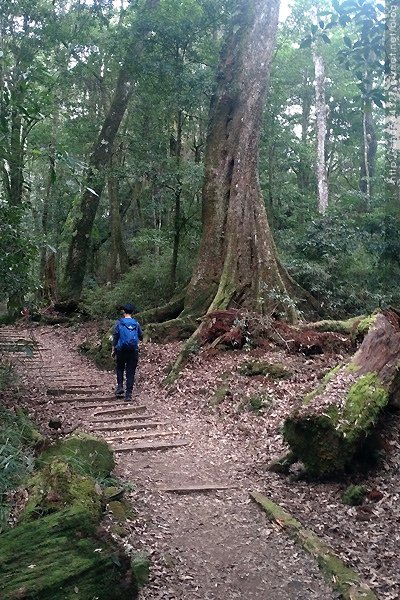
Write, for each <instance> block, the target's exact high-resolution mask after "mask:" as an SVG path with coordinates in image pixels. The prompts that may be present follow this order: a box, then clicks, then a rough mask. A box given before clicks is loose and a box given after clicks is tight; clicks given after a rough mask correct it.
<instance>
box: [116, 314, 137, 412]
mask: <svg viewBox="0 0 400 600" xmlns="http://www.w3.org/2000/svg"><path fill="white" fill-rule="evenodd" d="M134 312H135V308H134V306H133V305H132V304H125V306H123V317H121V318H120V319H118V321H117V322H116V324H115V328H114V335H113V343H112V352H111V356H112V357H113V358H114V357H116V359H117V388H116V390H115V395H116V396H118V397H120V396H123V395H124V371H125V375H126V390H125V400H126V401H127V402H129V401H130V400H132V388H133V382H134V380H135V371H136V367H137V364H138V358H139V340H142V339H143V333H142V329H141V327H140V325H139V323H138V322H137V321H136V319H133V318H132V314H133V313H134Z"/></svg>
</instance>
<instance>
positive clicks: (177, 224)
mask: <svg viewBox="0 0 400 600" xmlns="http://www.w3.org/2000/svg"><path fill="white" fill-rule="evenodd" d="M182 124H183V116H182V111H181V110H180V111H179V112H178V118H177V122H176V145H175V148H174V152H173V153H174V155H175V158H176V171H177V177H176V187H175V193H174V195H175V207H174V243H173V248H172V260H171V284H172V287H173V289H175V287H176V270H177V266H178V254H179V243H180V237H181V196H182V182H181V174H180V168H181V155H182Z"/></svg>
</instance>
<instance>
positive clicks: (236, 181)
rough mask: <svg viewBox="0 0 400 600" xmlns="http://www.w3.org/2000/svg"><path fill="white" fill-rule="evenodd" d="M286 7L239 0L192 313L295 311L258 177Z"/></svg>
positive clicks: (224, 68)
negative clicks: (280, 22) (262, 135)
mask: <svg viewBox="0 0 400 600" xmlns="http://www.w3.org/2000/svg"><path fill="white" fill-rule="evenodd" d="M278 11H279V0H238V2H237V10H236V11H235V13H234V17H233V20H232V23H231V29H230V32H229V34H228V36H227V40H226V42H225V44H224V47H223V50H222V53H221V59H220V64H219V68H218V73H217V82H216V89H215V93H214V95H213V99H212V104H211V116H210V123H209V129H208V136H207V147H206V156H205V179H204V186H203V214H202V217H203V234H202V240H201V245H200V251H199V256H198V261H197V266H196V269H195V271H194V274H193V276H192V279H191V282H190V285H189V287H188V291H187V295H186V301H185V312H187V313H195V314H196V313H197V314H202V313H205V312H206V311H207V310H215V309H225V308H228V307H229V306H237V305H240V306H243V307H245V308H247V309H250V310H255V311H258V312H260V313H270V312H271V313H272V312H280V313H283V314H284V315H285V316H286V317H287V318H289V319H290V320H293V319H294V318H295V311H294V310H293V306H292V305H291V303H287V302H285V298H286V296H287V293H286V288H285V285H284V282H283V280H282V277H281V275H280V272H279V269H278V266H277V261H276V251H275V246H274V243H273V239H272V235H271V231H270V228H269V225H268V221H267V215H266V211H265V206H264V202H263V198H262V195H261V190H260V184H259V178H258V149H259V137H260V127H261V117H262V111H263V108H264V102H265V95H266V89H267V85H268V81H269V75H270V68H271V60H272V54H273V50H274V45H275V33H276V28H277V23H278Z"/></svg>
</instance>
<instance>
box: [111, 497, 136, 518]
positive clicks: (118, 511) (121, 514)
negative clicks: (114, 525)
mask: <svg viewBox="0 0 400 600" xmlns="http://www.w3.org/2000/svg"><path fill="white" fill-rule="evenodd" d="M107 507H108V510H109V511H110V512H111V513H112V515H113V517H114V519H115V520H116V521H117V522H118V523H124V521H126V519H128V518H129V517H131V516H132V515H133V513H132V508H131V506H130V504H129V502H127V501H126V500H111V502H108V503H107Z"/></svg>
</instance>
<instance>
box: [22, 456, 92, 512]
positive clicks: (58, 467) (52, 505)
mask: <svg viewBox="0 0 400 600" xmlns="http://www.w3.org/2000/svg"><path fill="white" fill-rule="evenodd" d="M27 489H28V494H29V500H28V503H27V505H26V508H25V510H24V513H23V516H22V520H23V521H31V520H34V519H37V518H39V517H42V516H44V515H47V514H50V513H53V512H55V511H59V510H61V509H63V508H65V507H67V506H70V505H76V506H84V507H85V508H86V510H87V512H88V515H90V516H91V518H92V519H93V520H99V518H100V514H101V502H100V500H101V499H100V496H99V495H98V494H97V492H96V489H95V483H94V481H93V480H92V479H90V478H88V477H83V476H81V475H79V474H77V473H75V472H74V471H73V470H72V469H71V467H70V466H69V465H68V464H66V463H65V462H62V461H60V460H54V461H53V462H51V463H50V464H49V465H47V466H46V467H44V468H43V469H42V470H41V471H39V472H37V473H36V474H35V475H34V476H33V477H32V478H31V479H30V481H29V482H28V485H27Z"/></svg>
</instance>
